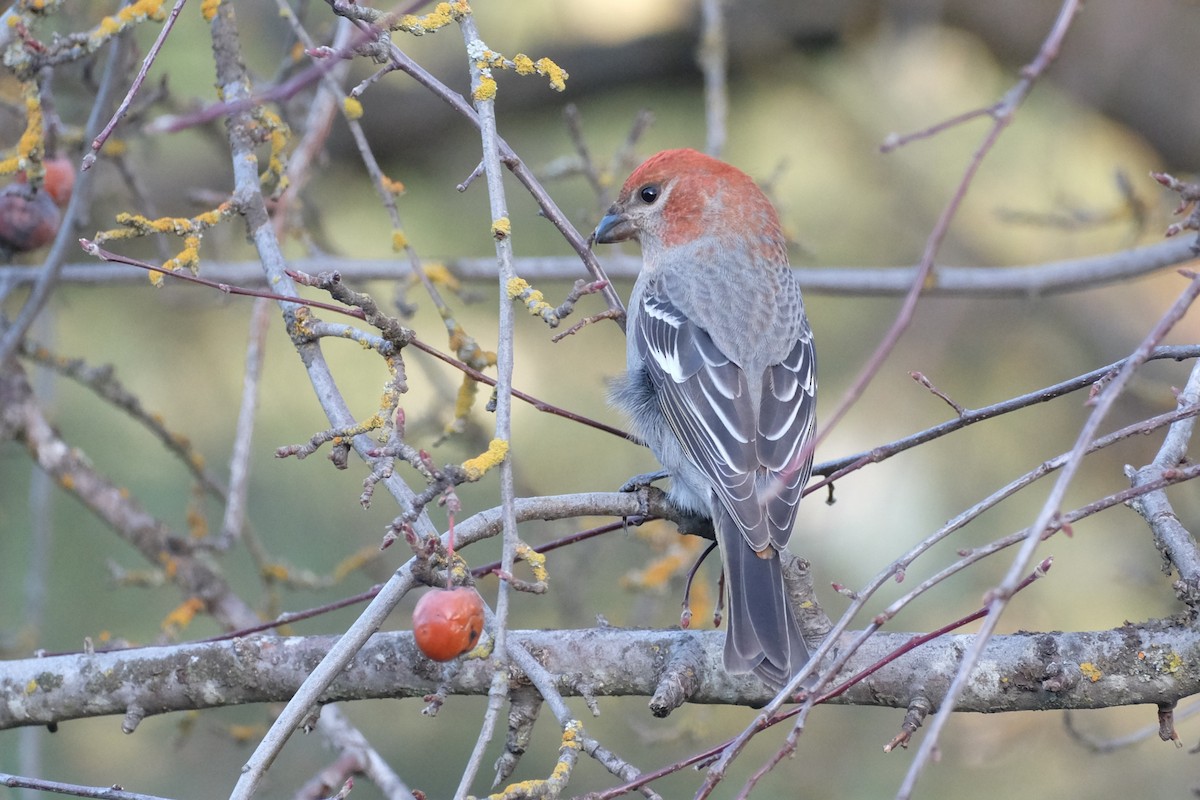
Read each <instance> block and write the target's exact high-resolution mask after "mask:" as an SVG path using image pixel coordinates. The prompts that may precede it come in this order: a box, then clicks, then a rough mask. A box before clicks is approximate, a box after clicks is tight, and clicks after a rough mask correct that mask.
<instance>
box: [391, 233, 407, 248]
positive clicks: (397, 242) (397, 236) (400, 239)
mask: <svg viewBox="0 0 1200 800" xmlns="http://www.w3.org/2000/svg"><path fill="white" fill-rule="evenodd" d="M406 247H408V237H407V236H405V235H404V231H402V230H398V229H397V230H394V231H392V250H394V251H396V252H397V253H399V252H401V251H402V250H404V248H406Z"/></svg>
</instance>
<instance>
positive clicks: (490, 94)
mask: <svg viewBox="0 0 1200 800" xmlns="http://www.w3.org/2000/svg"><path fill="white" fill-rule="evenodd" d="M471 96H472V97H473V98H475V99H476V100H478V101H480V102H483V101H486V100H491V99H493V98H495V96H496V79H495V78H493V77H491V76H490V75H483V76H481V77H480V78H479V85H478V86H477V87H475V91H474V92H473V93H472V94H471Z"/></svg>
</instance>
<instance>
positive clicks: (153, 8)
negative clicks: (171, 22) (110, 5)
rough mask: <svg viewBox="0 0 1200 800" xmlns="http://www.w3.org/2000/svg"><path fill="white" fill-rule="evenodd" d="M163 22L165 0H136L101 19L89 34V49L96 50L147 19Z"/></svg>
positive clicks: (164, 17)
mask: <svg viewBox="0 0 1200 800" xmlns="http://www.w3.org/2000/svg"><path fill="white" fill-rule="evenodd" d="M148 19H149V20H153V21H154V22H162V21H163V20H164V19H166V12H164V11H163V0H136V2H133V3H130V4H129V5H127V6H125V7H124V8H122V9H121V10H120V11H118V12H117V13H116V14H111V15H109V16H107V17H105V18H104V19H102V20H100V22H99V24H97V25H96V27H95V28H93V29H92V30H91V31H90V32H89V33H88V35H87V40H88V50H89V51H94V50H97V49H99V48H100V46H101V45H103V44H104V43H105V42H107V41H108V40H109V39H111V38H113V37H114V36H116V35H117V34H119V33H123V32H124V31H126V30H128V29H129V28H131V27H132V26H134V25H137V24H138V23H141V22H145V21H146V20H148Z"/></svg>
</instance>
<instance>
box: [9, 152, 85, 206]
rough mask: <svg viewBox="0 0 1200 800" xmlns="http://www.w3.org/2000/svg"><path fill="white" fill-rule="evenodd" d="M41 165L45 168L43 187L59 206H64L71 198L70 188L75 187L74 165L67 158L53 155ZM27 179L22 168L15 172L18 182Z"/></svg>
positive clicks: (24, 181)
mask: <svg viewBox="0 0 1200 800" xmlns="http://www.w3.org/2000/svg"><path fill="white" fill-rule="evenodd" d="M42 167H43V168H44V169H45V170H46V177H45V178H44V180H43V184H42V185H43V187H44V188H45V190H46V192H47V193H49V195H50V196H51V197H52V198H54V202H55V203H57V204H58V205H59V207H60V208H61V207H65V206H66V205H67V201H69V200H70V199H71V190H72V189H74V188H75V165H74V164H72V163H71V160H70V159H68V158H65V157H63V156H55V157H53V158H47V159H46V160H45V161H44V162H42ZM28 181H29V178H28V177H26V175H25V172H24V170H22V171H21V172H18V173H17V182H18V183H27V182H28Z"/></svg>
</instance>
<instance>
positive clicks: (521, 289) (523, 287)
mask: <svg viewBox="0 0 1200 800" xmlns="http://www.w3.org/2000/svg"><path fill="white" fill-rule="evenodd" d="M504 289H505V291H507V292H508V299H509V300H516V299H517V298H518V297H520V296H521V295H523V294H524V293H525V292H527V291H529V281H527V280H525V279H524V278H510V279H509V281H508V284H507V285H506V286H505V287H504Z"/></svg>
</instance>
